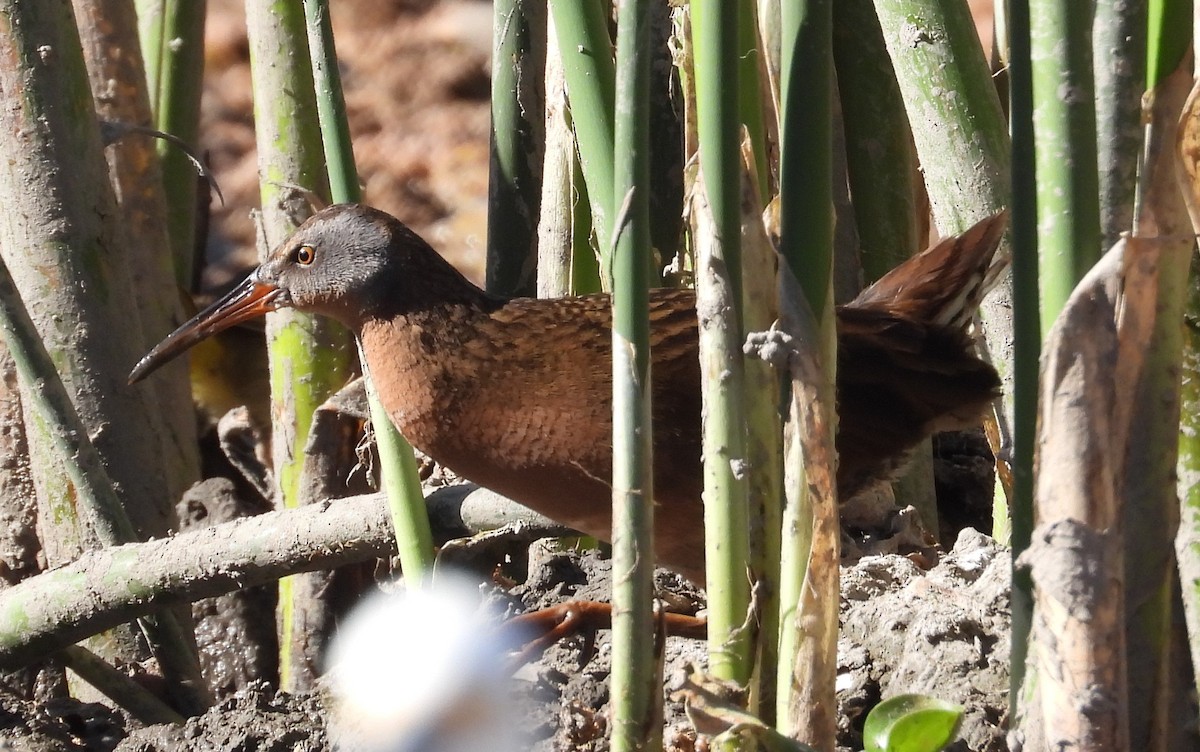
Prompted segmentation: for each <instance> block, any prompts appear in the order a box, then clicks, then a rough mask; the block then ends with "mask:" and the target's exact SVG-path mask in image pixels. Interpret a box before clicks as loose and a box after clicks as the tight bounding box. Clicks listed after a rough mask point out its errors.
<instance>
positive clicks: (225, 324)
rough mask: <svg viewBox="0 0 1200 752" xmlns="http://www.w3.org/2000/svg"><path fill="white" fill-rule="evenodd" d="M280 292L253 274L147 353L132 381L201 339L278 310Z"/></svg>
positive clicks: (132, 372)
mask: <svg viewBox="0 0 1200 752" xmlns="http://www.w3.org/2000/svg"><path fill="white" fill-rule="evenodd" d="M279 292H280V291H279V288H277V287H275V286H274V285H268V284H263V283H261V282H257V281H255V279H254V275H250V276H249V277H247V278H246V281H244V282H242V283H241V284H240V285H238V286H237V287H235V288H233V289H232V290H230V291H229V294H228V295H226V296H225V297H223V298H221V299H220V300H218V301H217V302H215V303H213V304H212V305H210V306H209V307H208V308H205V309H204V310H203V311H201V312H200V313H198V314H196V315H195V316H194V317H193V318H192V319H191V321H188V322H187V323H186V324H184V325H183V326H181V327H179V328H178V329H176V330H175V331H173V332H171V334H170V335H168V336H167V338H166V339H164V340H163V341H162V342H159V343H158V345H156V346H155V348H154V349H153V350H151V351H150V352H148V353H146V356H145V357H144V358H142V359H141V360H139V361H138V364H137V365H136V366H134V368H133V370H132V371H130V373H129V383H130V384H136V383H137V382H139V381H141V380H142V379H144V378H146V377H147V376H149V375H150V374H151V373H153V372H154V371H155V370H156V369H158V368H159V367H160V366H162V365H163V364H165V363H167V362H168V361H170V360H171V359H173V358H175V357H177V356H178V355H179V354H180V353H182V352H183V351H184V350H187V349H188V348H189V347H191V346H192V345H194V344H196V343H197V342H199V341H200V340H202V339H206V338H208V337H211V336H212V335H214V334H216V333H217V332H220V331H223V330H225V329H228V328H229V327H231V326H233V325H234V324H238V323H241V322H243V321H246V320H248V319H252V318H254V317H255V316H261V315H263V314H264V313H267V312H268V311H273V310H275V309H276V308H278V307H279V306H278V305H276V302H275V299H276V298H277V297H278V296H279Z"/></svg>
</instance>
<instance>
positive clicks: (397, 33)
mask: <svg viewBox="0 0 1200 752" xmlns="http://www.w3.org/2000/svg"><path fill="white" fill-rule="evenodd" d="M332 5H333V20H334V25H335V30H336V34H337V39H338V49H339V53H340V56H341V59H342V73H343V76H344V82H345V87H346V95H347V103H348V109H349V113H350V118H351V123H352V129H353V132H354V142H355V152H356V157H357V160H358V164H359V169H360V172H361V175H362V182H363V184H364V187H365V195H366V199H367V201H369V202H370V203H372V204H374V205H376V206H379V207H380V208H382V209H385V210H387V211H389V212H391V213H393V214H395V215H396V216H398V217H400V218H401V219H402V220H404V221H405V222H407V223H408V224H410V225H411V226H412V227H413V228H414V229H415V230H417V231H418V232H419V233H420V234H422V235H423V236H424V237H426V238H427V239H428V240H429V241H430V242H431V243H432V244H433V245H434V247H435V248H437V249H438V250H440V251H441V252H442V253H443V254H445V255H446V256H447V257H449V258H450V259H451V260H452V261H453V262H454V263H455V264H457V265H458V266H459V267H460V268H462V269H463V270H464V271H465V272H466V273H467V274H468V276H470V277H471V278H472V279H474V280H476V281H479V280H480V279H481V278H482V268H483V266H482V249H483V243H484V238H485V222H486V193H487V191H486V187H487V148H488V104H487V97H488V88H489V85H490V84H489V76H488V65H489V60H488V58H489V47H490V37H489V25H490V16H491V6H490V3H487V2H478V1H476V0H444V1H442V2H436V1H435V0H389V1H388V2H379V1H378V0H338V2H335V3H333V4H332ZM241 6H242V0H209V7H210V15H211V20H210V23H209V28H208V40H209V44H208V51H207V55H206V60H207V64H208V66H209V72H208V75H207V81H206V84H205V93H204V114H203V144H202V148H203V151H204V153H205V155H206V157H207V159H208V160H209V162H210V164H211V165H212V168H213V171H214V173H215V175H216V177H217V180H218V181H219V182H220V184H221V187H222V189H223V191H224V194H225V197H226V203H225V205H224V206H214V209H213V212H214V213H213V217H212V223H211V225H210V231H209V234H208V237H207V239H206V250H207V253H206V259H207V263H206V265H205V266H204V267H203V268H202V269H200V270H198V272H199V275H200V276H199V279H200V280H201V285H200V288H201V290H202V296H201V297H204V296H205V295H209V294H212V293H213V292H217V291H220V290H221V289H223V288H224V287H227V286H228V285H229V284H231V283H233V282H235V281H237V279H239V278H240V275H241V274H242V273H244V271H245V270H246V269H247V268H248V267H249V266H250V265H252V263H253V260H254V254H255V251H254V243H253V239H254V226H253V222H252V220H251V215H250V210H251V208H252V207H254V206H256V205H257V203H258V185H257V170H256V164H255V157H254V150H253V147H254V132H253V121H252V117H251V100H250V88H249V67H248V66H249V56H248V47H247V43H246V37H245V30H244V22H243V19H242V17H241ZM246 368H247V370H253V368H251V367H250V366H246ZM229 406H231V405H224V404H216V405H208V406H207V407H208V408H209V410H210V411H211V415H210V417H212V418H213V419H214V420H215V418H216V417H219V416H220V415H221V414H222V413H223V412H224V410H225V409H227V408H228V407H229ZM939 455H940V456H939V459H938V461H937V464H936V467H937V477H938V492H939V498H940V501H941V502H942V508H943V522H944V523H945V524H946V530H947V532H946V536H945V538H944V541H943V543H944V546H945V548H946V549H950V548H952V549H953V550H952V551H950V553H949V554H947V555H944V556H939V554H938V552H936V551H933V550H931V549H927V550H925V551H923V552H922V553H921V555H910V556H905V555H900V554H892V553H872V554H871V555H867V556H865V557H863V558H861V559H858V560H857V561H848V562H847V563H846V567H845V569H844V572H843V578H842V609H841V610H842V637H841V641H840V643H839V654H840V657H839V680H838V689H839V693H838V698H839V705H840V709H841V711H842V715H841V736H840V742H841V743H842V744H844V745H846V748H848V749H858V748H860V746H859V745H860V743H861V738H860V736H859V733H860V731H861V725H862V720H863V715H864V713H865V711H866V710H867V709H869V708H870V707H871V706H873V705H874V704H875V703H876V702H877V701H878V700H879V699H880V698H882V697H887V696H890V695H893V694H897V693H901V692H924V693H928V694H931V695H934V696H937V697H940V698H943V699H947V700H953V701H956V702H960V703H962V704H963V705H964V706H965V707H966V708H967V719H966V721H965V722H964V726H963V730H962V734H961V741H960V742H958V743H957V744H956V746H955V747H954V749H959V750H966V749H971V750H980V751H983V750H988V751H992V750H1002V749H1005V748H1006V747H1005V745H1004V743H1003V722H1004V718H1003V708H1005V707H1006V693H1007V689H1008V678H1007V677H1008V636H1007V625H1008V571H1009V564H1008V556H1007V553H1006V552H1005V551H1003V550H1002V549H1001V548H999V547H998V546H996V544H995V543H994V542H992V541H991V540H990V539H987V538H986V537H984V536H981V535H980V534H978V533H976V532H974V530H972V529H971V527H970V526H971V525H974V526H976V527H978V528H980V529H987V528H988V525H989V520H988V519H987V515H988V514H990V493H991V491H990V489H991V477H990V457H989V455H988V454H987V449H986V444H985V443H984V442H982V441H981V440H980V438H979V437H978V436H977V435H969V434H968V435H958V436H953V437H946V438H944V439H943V440H941V441H940V442H939ZM243 491H244V489H243ZM210 501H211V500H210ZM250 505H251V506H253V502H251V503H250ZM960 529H961V530H963V532H962V533H961V535H958V531H959V530H960ZM956 535H957V540H956V538H955V536H956ZM866 548H867V549H868V550H869V551H875V552H879V551H886V550H887V545H886V543H885V544H884V545H882V546H881V545H879V543H878V542H874V543H872V544H869V545H867V546H866ZM901 548H902V549H903V550H906V551H910V552H911V550H912V547H911V546H905V547H901ZM513 556H514V557H515V558H517V559H525V558H528V561H529V564H528V571H527V572H522V573H521V574H522V576H521V577H520V578H519V579H517V580H515V581H507V582H504V583H503V585H504V586H505V587H504V590H506V591H507V596H506V597H508V598H510V599H511V600H512V601H513V603H514V609H523V608H534V607H540V606H544V605H547V604H550V603H554V602H561V601H562V600H564V599H567V598H571V597H577V598H596V599H604V598H606V597H607V592H608V589H609V586H610V582H609V568H608V564H607V562H606V561H604V560H603V559H602V558H601V557H600V556H599V555H597V554H595V553H586V554H582V555H581V554H575V553H564V552H557V551H552V550H550V549H548V548H547V547H546V546H544V545H542V544H536V543H535V544H534V545H533V546H532V547H531V548H530V550H529V552H526V551H525V550H524V549H522V550H521V551H519V552H517V553H515V554H513ZM939 559H940V560H939ZM659 583H660V585H661V586H662V588H663V593H664V599H665V600H666V601H668V602H670V603H671V604H673V606H674V607H676V608H678V609H681V610H684V611H689V610H690V611H696V610H699V609H702V607H703V601H702V597H701V596H700V594H699V593H698V592H697V591H696V590H695V588H693V587H690V586H688V585H687V584H686V583H682V582H680V581H679V580H678V578H675V577H673V576H670V575H669V574H668V573H662V574H661V576H660V578H659ZM255 603H257V604H258V605H255ZM263 603H264V601H261V600H260V601H254V600H253V599H251V600H250V601H246V600H244V599H243V600H236V599H235V600H223V601H213V602H207V603H203V604H198V605H197V609H196V611H197V615H198V616H207V617H213V616H220V615H224V616H228V615H229V614H230V613H232V612H233V611H237V612H238V616H239V617H240V618H241V621H240V622H239V623H240V624H242V625H249V626H244V629H243V631H240V632H236V633H235V635H234V636H233V637H232V638H231V637H230V633H229V630H228V628H226V627H221V628H213V629H211V630H209V631H206V632H202V639H208V638H209V637H211V636H212V635H223V637H222V638H221V639H224V640H225V641H226V642H227V643H228V642H230V641H232V642H234V643H237V645H238V648H237V649H236V650H234V651H233V652H235V653H236V652H239V651H240V652H241V655H240V656H239V657H238V659H237V661H235V663H236V666H231V664H230V662H228V661H225V662H223V661H222V660H210V662H209V666H208V668H209V671H210V677H211V678H212V679H213V682H214V686H216V687H218V689H219V692H220V693H221V697H220V699H219V701H218V703H217V704H216V705H215V706H214V707H213V709H212V710H210V711H209V712H208V713H207V714H205V715H204V716H202V717H200V718H195V719H192V720H190V721H188V723H187V724H186V725H183V726H177V727H162V726H159V727H150V728H138V727H137V724H136V723H135V722H133V721H132V720H130V719H129V718H127V717H125V716H123V715H122V714H121V713H119V712H116V711H113V710H111V709H108V708H106V707H105V706H103V705H99V704H88V703H80V702H77V701H74V700H71V699H54V700H49V701H43V702H41V703H32V702H28V701H25V700H21V699H18V698H17V696H16V695H15V694H14V693H13V692H12V691H0V750H19V751H20V752H25V751H26V750H28V751H30V752H43V751H44V752H51V751H54V752H59V751H67V750H71V751H75V750H113V749H116V750H121V751H122V752H150V751H151V750H156V751H162V752H166V751H167V750H172V751H174V750H190V751H195V752H201V751H203V752H233V751H235V750H237V751H243V750H244V751H251V750H253V751H259V750H262V751H265V752H274V751H280V752H282V751H283V750H304V751H311V752H318V751H320V750H326V749H329V748H330V743H329V739H328V736H327V733H326V727H327V717H328V714H327V712H326V707H325V703H324V702H323V700H322V698H321V696H320V695H319V694H316V693H305V694H302V695H288V694H281V693H278V692H277V691H276V690H275V689H274V687H273V685H272V683H271V680H272V679H273V674H272V673H271V671H270V670H265V669H262V665H264V664H263V662H261V661H259V660H258V658H256V657H254V656H250V655H247V652H253V651H255V650H257V651H262V650H263V648H262V647H261V646H262V645H263V644H264V643H267V644H269V642H270V637H269V635H270V634H271V632H272V630H273V624H272V621H271V620H272V609H271V607H270V603H269V599H268V600H267V601H266V605H265V607H264V606H263ZM213 639H214V640H215V639H216V638H213ZM210 647H211V645H210ZM221 649H222V648H221V647H217V648H214V651H213V655H219V654H221ZM665 652H666V656H667V663H666V666H665V669H664V674H665V676H667V677H668V680H667V682H668V684H670V683H671V681H672V679H671V677H673V676H675V675H677V674H678V673H679V672H680V671H682V670H683V669H684V668H685V666H686V664H687V663H688V662H694V661H702V660H703V645H702V643H700V642H697V641H693V640H685V639H683V638H670V639H669V640H668V644H667V647H666V651H665ZM608 656H609V645H608V637H607V633H606V632H604V631H600V632H598V633H587V634H583V635H579V636H576V637H573V638H570V639H568V640H566V641H564V642H563V643H561V644H559V645H556V646H554V647H553V648H551V649H550V650H549V651H548V652H547V653H546V655H545V656H544V657H543V658H541V659H540V660H539V661H538V662H536V663H535V664H532V665H531V666H529V667H527V668H526V669H524V670H522V671H521V672H520V673H519V675H518V678H517V679H516V680H515V681H516V688H517V693H518V696H519V697H520V699H521V702H522V706H521V707H522V715H521V726H522V728H523V729H524V731H525V733H527V734H528V741H529V746H530V748H532V749H536V750H567V749H581V750H602V749H606V748H607V747H606V744H605V742H604V733H605V730H606V726H605V723H606V722H605V709H606V702H607V677H608ZM43 681H48V680H45V679H43ZM51 689H52V688H47V687H42V688H41V689H40V691H39V696H45V695H46V694H51V693H52V692H51ZM667 714H668V717H667V723H668V731H667V742H668V746H669V748H670V749H672V750H691V749H694V748H695V743H696V739H695V734H694V732H693V731H692V730H691V727H690V725H689V724H688V723H687V721H686V718H685V717H684V715H683V712H682V708H681V707H680V705H679V704H678V703H668V709H667Z"/></svg>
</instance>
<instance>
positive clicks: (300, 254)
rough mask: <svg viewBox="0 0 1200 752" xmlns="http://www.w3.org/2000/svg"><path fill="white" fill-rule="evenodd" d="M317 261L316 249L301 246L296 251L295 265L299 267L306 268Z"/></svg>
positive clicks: (309, 246)
mask: <svg viewBox="0 0 1200 752" xmlns="http://www.w3.org/2000/svg"><path fill="white" fill-rule="evenodd" d="M316 260H317V249H315V248H313V247H312V246H311V245H302V246H300V247H299V248H297V249H296V263H297V264H299V265H300V266H308V265H309V264H311V263H312V262H314V261H316Z"/></svg>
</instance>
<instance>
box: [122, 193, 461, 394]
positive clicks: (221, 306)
mask: <svg viewBox="0 0 1200 752" xmlns="http://www.w3.org/2000/svg"><path fill="white" fill-rule="evenodd" d="M479 296H483V293H482V291H480V290H478V289H477V288H475V287H474V286H473V285H471V284H470V283H469V282H467V281H466V279H464V278H463V277H462V275H460V274H459V273H458V272H457V271H455V270H454V268H453V267H452V266H450V265H449V264H448V263H447V262H446V261H445V260H443V259H442V258H441V256H439V255H438V254H437V253H436V252H434V251H433V249H431V248H430V247H429V246H428V245H427V244H426V243H425V241H424V240H422V239H421V238H420V236H418V235H417V234H416V233H414V232H413V231H412V230H410V229H408V227H406V226H405V225H404V224H403V223H402V222H400V221H399V220H397V219H395V218H393V217H392V216H390V215H388V214H386V213H385V212H382V211H379V210H378V209H372V208H370V207H368V206H363V205H361V204H338V205H335V206H331V207H329V208H327V209H323V210H321V211H319V212H317V213H316V214H314V215H313V216H312V217H310V218H309V219H308V220H307V221H306V222H305V223H304V224H302V225H301V226H300V227H299V228H298V229H297V230H296V231H295V232H294V233H293V234H292V235H291V237H289V238H288V239H287V240H285V241H284V242H283V243H281V244H279V246H277V247H276V248H275V249H274V250H273V251H271V254H270V255H269V256H268V257H267V259H266V261H264V262H263V263H262V264H261V265H259V267H258V268H257V269H255V270H254V271H253V272H251V273H250V276H248V277H246V279H245V280H244V281H243V282H242V283H241V284H240V285H238V286H237V287H235V288H234V289H232V290H230V291H229V293H228V294H226V295H225V296H224V297H222V298H221V299H220V300H218V301H216V302H215V303H213V304H212V305H210V306H209V307H208V308H206V309H204V310H203V311H201V312H200V313H198V314H197V315H196V316H195V317H194V318H192V319H191V320H190V321H188V322H187V323H185V324H183V325H182V326H180V327H179V328H178V329H176V330H175V331H174V332H172V333H171V334H170V335H169V336H168V337H167V338H166V339H164V340H163V341H162V342H160V343H159V344H158V345H157V346H156V347H155V348H154V349H153V350H151V351H150V352H149V353H148V354H147V355H146V356H145V357H144V358H142V360H141V361H139V362H138V364H137V366H136V367H135V368H134V369H133V372H132V373H130V375H129V381H130V383H134V382H137V381H140V380H141V379H143V378H145V377H146V376H147V375H149V374H150V373H151V372H152V371H154V370H155V369H157V368H158V367H159V366H161V365H163V364H164V363H166V362H168V361H169V360H171V359H172V358H174V357H176V356H178V355H179V354H181V353H182V352H184V351H185V350H187V349H188V348H190V347H191V346H193V345H195V344H196V343H197V342H199V341H201V340H203V339H205V338H207V337H211V336H212V335H214V334H216V333H218V332H220V331H222V330H224V329H228V328H229V327H231V326H234V325H235V324H239V323H241V322H243V321H247V320H249V319H252V318H255V317H256V316H261V315H263V314H265V313H267V312H269V311H275V310H278V309H280V308H295V309H297V310H300V311H305V312H307V313H319V314H323V315H325V316H329V317H331V318H334V319H337V320H338V321H341V322H342V323H343V324H345V325H347V326H349V327H350V328H351V329H358V328H359V326H360V325H361V324H362V322H363V321H364V320H365V319H367V318H370V317H373V316H386V315H391V314H394V313H399V312H403V311H404V310H406V309H410V308H413V307H419V306H421V305H425V304H428V303H429V302H431V301H434V300H436V301H441V302H454V301H456V300H463V301H469V300H473V299H475V298H477V297H479Z"/></svg>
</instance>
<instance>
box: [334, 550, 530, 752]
mask: <svg viewBox="0 0 1200 752" xmlns="http://www.w3.org/2000/svg"><path fill="white" fill-rule="evenodd" d="M497 623H498V622H497V620H495V619H492V618H489V616H488V614H487V613H485V611H484V610H483V609H482V607H481V598H480V594H479V588H478V585H477V584H473V583H471V582H470V581H468V580H467V579H465V578H464V577H463V576H446V575H445V574H442V573H439V574H438V576H437V578H436V582H435V584H433V585H432V586H429V585H426V586H423V587H420V588H413V589H411V590H406V589H404V588H402V587H401V588H398V589H397V591H396V592H394V593H387V594H383V593H380V594H376V595H373V596H370V597H369V598H367V599H366V600H364V601H363V603H362V604H360V605H359V606H357V607H356V608H355V609H354V611H353V612H351V614H350V616H349V617H348V618H347V619H346V621H345V622H344V623H343V625H342V627H341V629H339V630H338V633H337V635H336V636H335V637H334V639H333V641H332V643H331V644H330V647H329V651H328V653H327V657H326V666H327V668H326V673H325V677H324V683H325V684H326V687H327V690H328V696H329V697H330V698H331V699H332V710H333V713H332V716H333V720H332V722H331V728H330V738H331V740H332V741H333V743H334V745H335V748H336V749H338V750H341V751H342V752H352V751H353V752H479V750H487V751H488V752H518V750H520V749H521V745H520V742H519V721H518V718H519V714H518V712H517V708H516V705H515V703H514V702H513V697H512V679H511V677H510V676H509V674H508V672H507V669H506V663H507V662H506V660H505V657H506V652H507V651H508V650H509V649H511V647H512V646H511V645H505V644H503V643H502V641H501V638H500V636H499V635H498V634H497V631H496V626H497Z"/></svg>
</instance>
